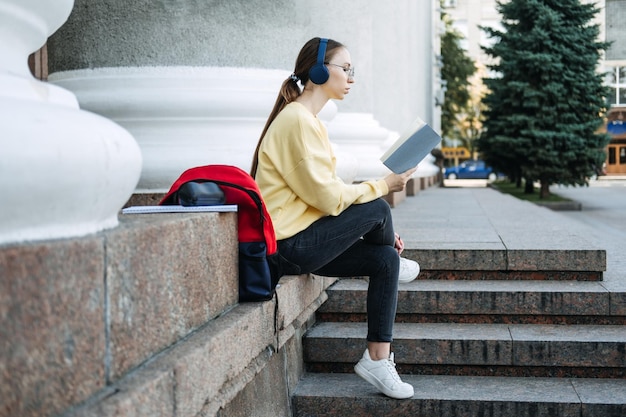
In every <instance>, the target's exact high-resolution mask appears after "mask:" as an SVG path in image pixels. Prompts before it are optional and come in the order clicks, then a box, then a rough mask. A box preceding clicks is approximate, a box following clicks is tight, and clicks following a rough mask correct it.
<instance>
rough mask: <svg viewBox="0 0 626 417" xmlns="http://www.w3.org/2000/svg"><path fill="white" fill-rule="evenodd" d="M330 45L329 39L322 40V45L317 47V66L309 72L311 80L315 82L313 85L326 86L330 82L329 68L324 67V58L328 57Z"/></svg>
mask: <svg viewBox="0 0 626 417" xmlns="http://www.w3.org/2000/svg"><path fill="white" fill-rule="evenodd" d="M327 45H328V39H326V38H320V44H319V46H318V47H317V61H316V62H315V65H313V66H312V67H311V69H310V70H309V80H311V81H313V84H324V83H325V82H326V81H328V78H329V77H330V73H329V72H328V68H326V65H324V57H325V56H326V46H327Z"/></svg>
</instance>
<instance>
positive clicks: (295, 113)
mask: <svg viewBox="0 0 626 417" xmlns="http://www.w3.org/2000/svg"><path fill="white" fill-rule="evenodd" d="M335 165H336V159H335V155H334V153H333V150H332V148H331V144H330V141H329V140H328V132H327V131H326V127H325V126H324V124H323V123H322V122H321V121H320V120H319V119H318V118H317V117H316V116H315V115H313V114H312V113H311V112H310V111H309V110H308V109H307V108H306V107H304V106H303V105H302V104H300V103H297V102H292V103H289V104H288V105H287V106H285V108H284V109H283V110H282V111H281V112H280V113H279V114H278V116H277V117H276V119H274V121H273V122H272V124H271V125H270V127H269V129H268V131H267V133H266V134H265V137H264V138H263V142H262V143H261V147H260V149H259V164H258V168H257V172H256V177H255V179H256V181H257V183H258V185H259V188H260V189H261V193H262V195H263V199H264V200H265V204H266V206H267V209H268V211H269V213H270V216H271V217H272V223H273V224H274V229H275V231H276V238H277V239H278V240H281V239H286V238H288V237H291V236H293V235H295V234H297V233H299V232H301V231H302V230H304V229H306V228H307V227H309V226H310V225H311V224H312V223H313V222H315V221H316V220H318V219H320V218H322V217H324V216H328V215H330V216H337V215H338V214H340V213H341V212H342V211H343V210H345V209H346V208H348V207H349V206H350V205H351V204H355V203H356V204H359V203H366V202H368V201H372V200H375V199H376V198H378V197H381V196H383V195H385V194H387V193H388V192H389V188H388V187H387V183H386V182H385V180H384V179H381V180H377V181H366V182H362V183H359V184H346V183H344V182H343V181H342V180H341V178H339V177H337V175H336V173H335Z"/></svg>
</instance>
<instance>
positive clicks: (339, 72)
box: [322, 48, 354, 100]
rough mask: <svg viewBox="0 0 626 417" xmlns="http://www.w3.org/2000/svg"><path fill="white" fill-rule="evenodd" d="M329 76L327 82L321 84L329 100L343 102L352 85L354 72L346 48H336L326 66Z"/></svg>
mask: <svg viewBox="0 0 626 417" xmlns="http://www.w3.org/2000/svg"><path fill="white" fill-rule="evenodd" d="M326 67H327V68H328V72H329V74H330V76H329V77H328V81H327V82H325V83H324V84H322V86H323V87H324V90H325V91H326V93H327V94H328V96H329V98H332V99H337V100H343V98H344V97H345V95H346V94H348V93H349V92H350V86H351V85H352V83H354V77H353V75H354V72H353V71H354V70H353V69H352V60H351V59H350V52H348V50H347V49H346V48H337V49H336V50H335V53H334V54H333V56H332V58H330V59H329V60H328V64H326Z"/></svg>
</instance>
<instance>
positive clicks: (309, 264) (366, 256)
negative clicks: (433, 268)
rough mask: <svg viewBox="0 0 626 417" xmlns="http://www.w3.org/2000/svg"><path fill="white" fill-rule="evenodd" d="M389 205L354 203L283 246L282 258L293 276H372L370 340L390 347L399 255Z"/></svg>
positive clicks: (317, 222) (369, 291)
mask: <svg viewBox="0 0 626 417" xmlns="http://www.w3.org/2000/svg"><path fill="white" fill-rule="evenodd" d="M394 243H395V235H394V231H393V224H392V219H391V209H390V208H389V204H387V202H386V201H385V200H383V199H377V200H374V201H371V202H369V203H364V204H353V205H352V206H350V207H349V208H347V209H346V210H344V211H343V212H342V213H341V214H340V215H338V216H326V217H323V218H321V219H319V220H317V221H316V222H315V223H313V224H312V225H311V226H309V227H308V228H307V229H305V230H303V231H302V232H300V233H298V234H296V235H295V236H292V237H290V238H287V239H284V240H280V241H278V249H279V253H280V255H281V256H282V257H283V258H284V259H285V260H287V261H288V263H291V264H294V265H292V268H293V270H289V269H290V268H289V266H288V265H285V267H286V268H285V269H286V270H285V272H286V273H288V274H297V273H301V274H304V273H315V274H318V275H323V276H331V277H353V276H367V277H369V287H368V290H367V326H368V333H367V340H368V341H370V342H391V341H392V335H393V323H394V320H395V316H396V307H397V304H398V274H399V270H400V256H399V255H398V252H397V251H396V249H395V248H394Z"/></svg>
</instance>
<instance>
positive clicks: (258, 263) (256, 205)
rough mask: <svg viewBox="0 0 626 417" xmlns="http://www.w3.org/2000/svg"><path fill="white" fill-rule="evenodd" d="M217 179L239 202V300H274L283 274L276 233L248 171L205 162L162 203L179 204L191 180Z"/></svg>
mask: <svg viewBox="0 0 626 417" xmlns="http://www.w3.org/2000/svg"><path fill="white" fill-rule="evenodd" d="M192 181H193V182H207V181H209V182H213V183H215V184H217V185H218V186H219V187H220V189H221V190H222V192H223V193H224V197H225V202H224V203H225V204H236V205H237V219H238V233H239V301H265V300H270V299H271V298H272V297H273V295H274V291H275V290H276V285H277V284H278V280H279V279H280V276H281V275H282V274H281V272H280V268H279V262H278V260H279V257H278V249H277V244H276V235H275V234H274V226H273V225H272V219H271V218H270V216H269V213H268V212H267V208H266V207H265V202H264V201H263V198H262V197H261V192H260V190H259V186H258V185H257V183H256V182H255V181H254V178H252V177H251V176H250V175H249V174H248V173H247V172H245V171H243V170H242V169H240V168H238V167H235V166H231V165H205V166H200V167H195V168H190V169H188V170H186V171H185V172H183V173H182V174H181V175H180V177H179V178H178V179H177V180H176V181H175V182H174V184H173V185H172V186H171V187H170V190H169V191H168V193H167V194H166V195H165V197H163V199H162V200H161V201H160V202H159V205H177V204H179V202H178V196H177V192H178V190H179V189H180V187H181V186H182V185H183V184H185V183H188V182H192Z"/></svg>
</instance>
